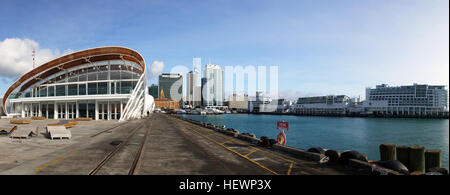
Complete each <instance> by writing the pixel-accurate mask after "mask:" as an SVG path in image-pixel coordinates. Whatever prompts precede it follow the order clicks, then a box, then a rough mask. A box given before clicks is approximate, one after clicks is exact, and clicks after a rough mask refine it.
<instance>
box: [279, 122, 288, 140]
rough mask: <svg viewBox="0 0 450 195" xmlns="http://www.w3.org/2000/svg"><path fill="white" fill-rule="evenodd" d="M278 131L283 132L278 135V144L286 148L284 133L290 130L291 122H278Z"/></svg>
mask: <svg viewBox="0 0 450 195" xmlns="http://www.w3.org/2000/svg"><path fill="white" fill-rule="evenodd" d="M277 129H278V130H281V132H280V133H278V135H277V142H278V144H280V145H282V146H285V145H286V134H285V133H284V131H288V130H289V122H285V121H278V122H277Z"/></svg>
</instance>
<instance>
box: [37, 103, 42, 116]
mask: <svg viewBox="0 0 450 195" xmlns="http://www.w3.org/2000/svg"><path fill="white" fill-rule="evenodd" d="M38 108H39V110H38V115H39V116H42V110H41V102H39V103H38Z"/></svg>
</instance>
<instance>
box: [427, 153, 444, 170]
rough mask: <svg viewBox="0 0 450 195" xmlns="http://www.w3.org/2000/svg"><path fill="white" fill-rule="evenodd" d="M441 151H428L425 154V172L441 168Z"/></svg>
mask: <svg viewBox="0 0 450 195" xmlns="http://www.w3.org/2000/svg"><path fill="white" fill-rule="evenodd" d="M441 158H442V152H441V150H427V151H426V152H425V171H427V172H428V171H429V170H430V169H431V168H434V167H438V168H441Z"/></svg>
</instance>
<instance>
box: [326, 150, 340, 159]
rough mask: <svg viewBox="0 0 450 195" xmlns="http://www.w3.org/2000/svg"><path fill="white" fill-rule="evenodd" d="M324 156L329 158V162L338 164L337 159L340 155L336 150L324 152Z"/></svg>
mask: <svg viewBox="0 0 450 195" xmlns="http://www.w3.org/2000/svg"><path fill="white" fill-rule="evenodd" d="M325 156H328V158H330V160H329V161H330V162H338V161H339V158H341V153H340V152H339V151H337V150H327V151H325Z"/></svg>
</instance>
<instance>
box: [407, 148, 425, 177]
mask: <svg viewBox="0 0 450 195" xmlns="http://www.w3.org/2000/svg"><path fill="white" fill-rule="evenodd" d="M408 164H409V166H410V167H409V168H408V169H409V172H410V173H412V172H415V171H420V172H422V173H424V172H425V147H423V146H411V147H410V148H409V162H408Z"/></svg>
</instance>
